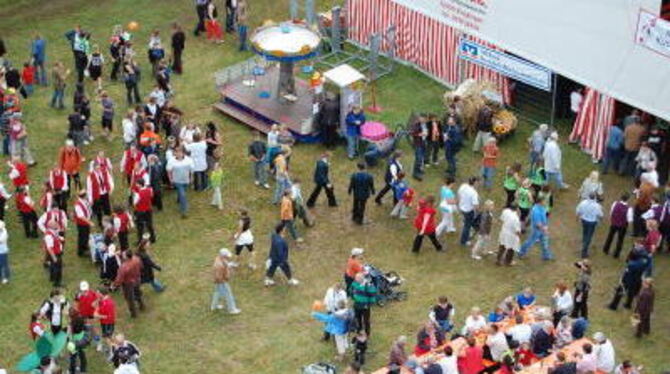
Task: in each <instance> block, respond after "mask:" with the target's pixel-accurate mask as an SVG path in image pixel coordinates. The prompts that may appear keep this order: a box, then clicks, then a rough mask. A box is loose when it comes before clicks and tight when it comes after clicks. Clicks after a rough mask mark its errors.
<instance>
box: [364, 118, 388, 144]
mask: <svg viewBox="0 0 670 374" xmlns="http://www.w3.org/2000/svg"><path fill="white" fill-rule="evenodd" d="M361 136H362V137H363V138H365V139H368V140H372V141H379V140H383V139H386V138H387V137H388V136H389V131H388V129H387V128H386V125H384V124H383V123H381V122H365V123H364V124H363V126H361Z"/></svg>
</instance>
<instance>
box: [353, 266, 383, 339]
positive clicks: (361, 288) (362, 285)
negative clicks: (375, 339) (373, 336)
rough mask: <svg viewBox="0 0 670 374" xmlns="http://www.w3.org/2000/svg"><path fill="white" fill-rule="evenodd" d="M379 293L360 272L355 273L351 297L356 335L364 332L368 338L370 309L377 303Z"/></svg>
mask: <svg viewBox="0 0 670 374" xmlns="http://www.w3.org/2000/svg"><path fill="white" fill-rule="evenodd" d="M378 294H379V291H378V290H377V287H375V285H374V284H372V281H371V280H370V279H369V278H367V277H366V276H365V274H363V273H362V272H360V273H357V274H356V276H355V277H354V281H353V282H352V283H351V295H352V296H351V297H352V299H353V301H354V318H355V319H356V333H360V332H361V331H365V334H366V335H367V336H370V328H371V327H370V309H371V308H372V305H374V304H376V303H377V298H378Z"/></svg>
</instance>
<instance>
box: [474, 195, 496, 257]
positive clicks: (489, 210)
mask: <svg viewBox="0 0 670 374" xmlns="http://www.w3.org/2000/svg"><path fill="white" fill-rule="evenodd" d="M493 207H494V206H493V201H492V200H486V201H485V202H484V209H482V212H481V216H480V218H479V228H478V229H477V240H476V241H475V245H473V246H472V253H471V257H472V258H473V259H474V260H481V259H482V255H483V254H493V251H491V250H487V247H488V245H489V242H490V241H491V228H492V226H493Z"/></svg>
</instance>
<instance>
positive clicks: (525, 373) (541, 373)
mask: <svg viewBox="0 0 670 374" xmlns="http://www.w3.org/2000/svg"><path fill="white" fill-rule="evenodd" d="M538 308H539V307H538ZM535 310H536V308H530V309H526V310H524V311H523V312H522V315H523V317H524V323H529V324H530V323H533V322H535V318H534V311H535ZM515 324H516V323H515V321H514V319H511V318H506V319H505V320H503V321H501V322H498V326H500V328H501V330H502V331H503V332H507V331H508V330H509V329H511V328H512V327H514V325H515ZM486 337H487V335H486V333H483V332H482V333H479V334H476V335H475V338H476V340H477V345H480V346H483V345H484V344H486ZM584 343H591V341H590V340H589V339H587V338H582V339H579V340H575V341H573V342H572V343H570V344H568V345H567V346H565V347H563V348H562V349H560V350H559V351H557V352H554V353H552V354H551V355H549V356H547V357H545V358H543V359H541V360H539V361H537V362H535V363H533V364H532V365H529V366H526V367H524V368H523V369H522V370H521V371H519V372H518V373H521V374H546V373H547V372H548V370H549V369H550V368H551V367H553V366H554V364H555V363H556V354H557V353H558V352H563V353H565V355H566V357H567V359H568V361H574V358H573V357H574V353H582V345H584ZM466 345H467V341H466V339H465V338H463V337H459V338H456V339H454V340H451V341H449V342H447V343H445V344H444V345H442V346H440V347H437V348H435V349H433V350H432V351H431V352H429V353H427V354H425V355H422V356H420V357H416V356H414V355H412V356H410V359H414V360H416V361H418V362H419V363H423V362H425V361H426V360H427V359H429V358H430V359H433V360H439V359H441V358H442V357H444V353H443V352H444V348H446V347H448V346H449V347H451V348H452V350H453V351H454V354H455V355H458V353H459V352H460V351H461V349H462V348H463V347H465V346H466ZM388 372H389V369H388V368H387V367H383V368H380V369H378V370H376V371H373V372H372V374H388ZM400 373H401V374H412V372H411V371H410V370H409V369H406V368H404V367H403V368H402V369H401V370H400Z"/></svg>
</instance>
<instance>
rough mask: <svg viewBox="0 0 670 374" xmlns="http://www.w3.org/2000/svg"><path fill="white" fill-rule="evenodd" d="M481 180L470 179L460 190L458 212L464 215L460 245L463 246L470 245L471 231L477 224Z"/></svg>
mask: <svg viewBox="0 0 670 374" xmlns="http://www.w3.org/2000/svg"><path fill="white" fill-rule="evenodd" d="M478 185H479V178H477V177H470V179H468V182H467V183H463V184H462V185H461V186H460V187H459V188H458V210H459V211H460V212H461V214H462V215H463V231H462V232H461V240H460V243H461V245H462V246H468V245H470V230H471V229H472V228H473V225H474V223H475V215H476V214H477V210H478V209H479V192H477V186H478Z"/></svg>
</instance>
